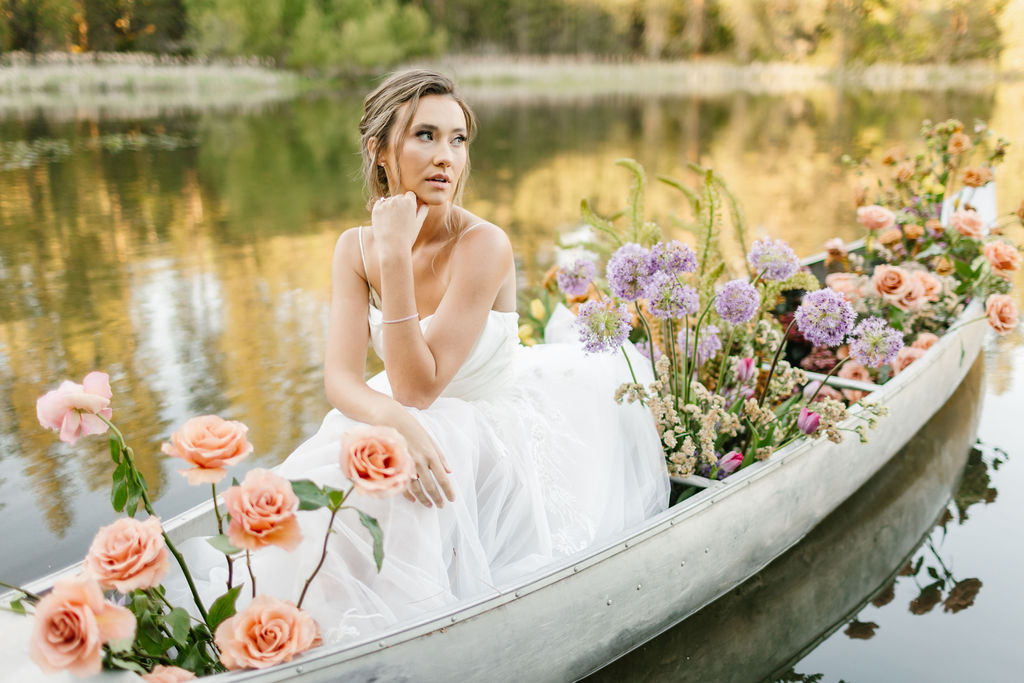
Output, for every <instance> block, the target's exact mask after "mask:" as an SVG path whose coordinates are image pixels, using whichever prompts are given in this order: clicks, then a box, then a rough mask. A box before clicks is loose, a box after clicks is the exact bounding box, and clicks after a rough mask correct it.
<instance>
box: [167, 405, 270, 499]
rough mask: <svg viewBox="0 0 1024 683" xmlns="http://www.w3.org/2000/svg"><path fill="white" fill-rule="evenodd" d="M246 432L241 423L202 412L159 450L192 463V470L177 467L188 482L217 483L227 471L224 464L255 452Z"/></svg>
mask: <svg viewBox="0 0 1024 683" xmlns="http://www.w3.org/2000/svg"><path fill="white" fill-rule="evenodd" d="M247 431H249V428H248V427H246V426H245V425H244V424H242V423H241V422H235V421H234V420H224V419H222V418H220V417H217V416H216V415H201V416H199V417H193V418H192V419H191V420H189V421H188V422H186V423H185V424H184V425H182V426H181V429H179V430H178V431H176V432H174V434H172V435H171V442H170V443H165V444H164V445H163V446H162V447H161V449H160V450H162V451H163V452H164V454H165V455H170V456H172V457H175V458H181V459H182V460H184V461H185V462H187V463H189V464H190V465H192V469H185V470H178V471H179V472H180V473H181V474H184V475H185V476H186V477H187V478H188V483H189V484H192V485H193V486H195V485H196V484H216V483H217V482H218V481H220V480H221V479H223V478H224V475H226V474H227V473H228V471H227V470H226V469H224V468H225V466H227V465H234V464H235V463H237V462H238V461H240V460H242V459H243V458H244V457H245V456H247V455H249V454H250V453H252V444H251V443H249V441H248V440H247V439H246V438H245V433H246V432H247Z"/></svg>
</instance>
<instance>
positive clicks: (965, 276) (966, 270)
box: [953, 259, 974, 280]
mask: <svg viewBox="0 0 1024 683" xmlns="http://www.w3.org/2000/svg"><path fill="white" fill-rule="evenodd" d="M953 268H954V270H956V274H957V275H959V276H960V279H961V280H969V279H971V277H972V276H973V275H974V273H973V271H972V270H971V266H970V264H969V263H966V262H965V261H961V260H959V259H957V260H955V261H953Z"/></svg>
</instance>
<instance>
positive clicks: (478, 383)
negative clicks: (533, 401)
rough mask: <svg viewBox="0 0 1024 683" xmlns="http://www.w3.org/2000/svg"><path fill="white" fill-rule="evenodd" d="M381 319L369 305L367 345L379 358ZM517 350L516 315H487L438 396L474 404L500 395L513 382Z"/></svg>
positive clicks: (430, 318) (425, 322) (424, 324)
mask: <svg viewBox="0 0 1024 683" xmlns="http://www.w3.org/2000/svg"><path fill="white" fill-rule="evenodd" d="M383 319H384V315H383V313H381V311H380V309H379V308H377V306H375V305H373V304H372V303H371V304H370V309H369V322H370V343H371V344H372V345H373V349H374V351H376V352H377V355H378V356H383V349H384V334H383V332H384V330H383ZM433 320H434V316H433V315H428V316H427V317H426V318H423V319H422V320H420V327H422V328H423V329H424V330H426V329H427V327H428V326H429V325H430V324H431V323H432V322H433ZM518 350H519V314H518V313H516V312H515V311H490V312H489V313H488V314H487V321H486V322H485V323H484V328H483V330H481V331H480V337H479V338H478V339H477V340H476V344H475V345H474V346H473V348H472V350H471V351H470V352H469V355H468V356H466V360H465V361H463V363H462V367H461V368H459V371H458V372H456V373H455V377H453V378H452V381H451V382H449V383H448V386H447V387H445V388H444V391H442V392H441V396H444V397H452V398H461V399H464V400H475V399H480V398H486V397H488V396H491V395H493V394H495V393H499V392H500V391H501V390H502V389H503V388H504V387H505V386H507V384H508V383H509V382H510V381H511V380H512V377H513V375H514V372H515V358H516V355H517V352H518Z"/></svg>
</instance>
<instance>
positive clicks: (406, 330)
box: [211, 70, 669, 642]
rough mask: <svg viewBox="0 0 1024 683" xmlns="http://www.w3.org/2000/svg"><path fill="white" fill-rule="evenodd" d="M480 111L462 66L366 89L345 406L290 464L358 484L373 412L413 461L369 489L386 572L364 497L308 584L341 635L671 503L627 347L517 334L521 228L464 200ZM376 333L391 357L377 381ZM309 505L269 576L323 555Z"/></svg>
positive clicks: (272, 559) (286, 594)
mask: <svg viewBox="0 0 1024 683" xmlns="http://www.w3.org/2000/svg"><path fill="white" fill-rule="evenodd" d="M474 127H475V126H474V117H473V113H472V111H471V110H470V108H469V107H468V106H467V105H466V103H465V102H464V101H463V100H462V98H461V97H460V96H459V95H458V94H457V92H456V90H455V87H454V84H453V83H452V82H451V80H449V79H448V78H447V77H445V76H443V75H441V74H437V73H434V72H430V71H424V70H415V71H406V72H401V73H397V74H395V75H392V76H391V77H390V78H388V79H387V80H386V81H384V82H383V83H382V84H381V85H380V86H379V87H377V88H376V89H375V90H374V91H373V92H372V93H370V95H369V96H367V98H366V100H365V111H364V114H363V117H362V120H361V121H360V132H361V134H362V139H361V142H362V156H363V170H364V174H365V177H366V181H367V184H368V188H369V194H370V205H371V207H372V210H371V221H370V225H367V226H363V227H359V228H354V229H351V230H348V231H346V232H345V233H343V234H342V235H341V237H340V238H339V239H338V241H337V246H336V248H335V251H334V257H333V263H332V285H331V286H332V291H331V304H330V313H329V320H328V326H329V327H328V336H327V350H326V358H325V368H324V384H325V387H326V391H327V397H328V399H329V400H330V402H331V404H332V405H333V406H334V410H331V411H330V413H328V415H327V417H326V418H325V419H324V421H323V424H322V426H321V427H320V430H319V431H318V432H317V434H316V435H314V436H313V437H312V438H311V439H310V440H309V441H307V442H306V443H304V444H303V445H302V446H300V447H299V448H298V449H297V450H296V451H295V452H294V453H292V454H291V455H290V456H289V457H288V458H287V460H285V462H284V463H282V464H281V465H280V466H279V467H278V468H277V472H278V474H280V475H282V476H284V477H288V478H292V479H312V480H313V481H315V482H316V483H317V484H320V485H330V486H333V487H335V488H348V486H347V485H348V482H347V481H346V480H345V479H344V478H343V476H342V474H341V471H340V469H339V467H338V454H339V452H340V441H341V437H342V435H343V434H344V433H345V432H346V431H347V430H349V429H351V428H352V427H354V426H356V425H358V424H363V423H365V424H371V425H386V426H389V427H392V428H394V429H396V430H398V431H399V432H400V433H401V434H402V435H404V437H405V438H406V439H407V441H408V444H409V450H410V453H411V455H412V457H413V459H414V461H415V464H416V473H417V478H416V479H415V480H414V481H413V482H412V484H411V485H410V487H409V488H408V490H407V491H406V492H405V497H404V498H403V497H401V496H395V497H391V498H385V499H378V498H369V497H359V498H358V500H356V502H355V505H356V506H357V507H359V508H361V509H363V510H364V511H366V512H367V513H369V514H371V515H373V516H375V517H376V518H377V519H378V520H379V521H380V524H381V527H382V529H383V533H384V563H383V567H382V569H381V571H380V572H378V571H377V567H376V565H375V563H374V560H373V553H372V543H371V540H370V538H369V535H368V533H367V532H366V530H365V529H364V528H363V527H362V525H361V524H360V523H359V521H358V519H357V518H356V516H355V515H351V519H348V518H345V517H346V515H344V514H342V515H339V517H338V520H340V521H336V522H335V530H336V531H337V533H334V534H331V536H330V549H329V552H328V555H327V560H326V562H325V564H324V566H323V568H322V569H321V571H320V573H319V574H318V575H317V578H316V580H315V581H314V582H313V584H312V586H311V588H310V593H309V594H308V595H307V596H306V599H305V601H304V603H303V604H304V607H305V608H307V609H308V610H309V611H310V612H311V613H312V614H313V616H314V618H315V619H316V620H317V621H318V622H319V624H320V626H321V629H322V631H323V635H324V640H325V641H327V642H330V641H338V640H342V639H348V638H353V637H362V636H366V635H368V634H369V633H372V632H374V631H377V630H380V629H383V628H386V627H387V626H389V625H392V624H394V623H395V622H397V621H399V620H402V619H405V618H408V617H411V616H414V615H418V614H422V613H424V612H428V611H432V610H436V609H440V608H443V607H444V606H446V605H449V604H450V603H452V602H454V601H456V600H460V599H464V598H470V597H480V596H481V595H483V594H486V593H492V594H493V593H495V592H497V591H501V590H502V587H503V586H505V585H508V584H509V583H510V582H512V581H515V580H516V579H518V578H521V577H523V576H524V575H526V574H528V573H530V572H532V571H535V570H537V569H540V568H542V567H543V566H545V565H546V564H548V563H550V562H552V561H553V560H556V559H558V558H560V557H565V556H567V555H570V554H572V553H575V552H578V551H580V550H582V549H584V548H586V547H587V546H589V545H591V544H593V543H594V542H595V541H598V540H600V539H602V538H604V537H608V536H610V535H612V534H614V533H616V532H619V531H622V530H623V529H625V528H627V527H629V526H631V525H634V524H637V523H639V522H641V521H642V520H643V519H645V518H646V517H648V516H650V515H653V514H655V513H657V512H659V511H661V510H663V509H665V507H666V506H667V504H668V488H669V487H668V478H667V475H666V469H665V465H664V461H663V457H662V452H661V448H660V443H659V439H658V437H657V434H656V432H655V428H654V424H653V420H652V418H651V417H650V415H649V414H648V413H647V411H646V409H645V408H643V407H641V406H639V405H618V404H616V403H615V401H614V399H613V396H614V391H615V388H616V387H617V386H618V385H619V384H620V383H621V382H623V381H627V380H628V379H629V374H628V370H627V369H626V366H625V363H624V362H623V361H622V359H621V357H620V356H602V357H597V356H589V357H588V356H586V355H585V354H584V353H583V351H582V350H581V348H580V345H579V344H578V343H565V344H544V345H542V346H537V347H531V348H526V347H522V346H520V344H519V342H518V334H517V331H518V322H517V314H516V310H515V309H516V273H515V261H514V258H513V251H512V246H511V244H510V242H509V238H508V236H507V235H506V234H505V233H504V232H503V231H502V230H501V229H500V228H499V227H497V226H495V225H493V224H492V223H489V222H488V221H486V220H484V219H481V218H479V217H477V216H475V215H473V214H472V213H470V212H469V211H467V210H466V209H464V208H462V207H461V206H460V199H461V195H462V190H463V188H464V186H465V183H466V179H467V177H468V175H469V166H470V164H469V145H470V141H471V140H472V137H473V133H474ZM566 319H568V320H566ZM570 325H571V315H570V314H569V313H568V312H567V311H565V310H564V309H562V310H560V311H559V315H557V316H556V317H555V319H554V320H553V324H552V325H550V326H549V329H548V338H549V341H550V339H551V338H552V337H556V338H557V337H559V336H561V337H562V338H564V339H565V340H566V341H568V342H573V339H572V337H573V334H572V332H571V330H570V329H569V328H570ZM368 343H369V344H372V345H373V347H374V349H375V350H376V352H377V353H378V355H379V356H380V358H381V359H382V360H383V362H384V367H385V372H384V373H381V374H380V375H377V376H376V377H374V378H372V379H371V380H370V381H369V382H367V381H365V380H364V371H365V360H366V349H367V344H368ZM634 365H635V366H637V367H642V364H641V363H634ZM641 381H644V379H641ZM354 495H357V496H358V494H354ZM300 518H304V519H303V521H302V525H303V537H304V541H303V543H302V545H300V547H299V548H298V549H297V550H296V551H292V552H285V551H282V550H278V549H276V548H266V549H264V550H261V551H260V552H259V553H257V554H256V556H255V558H254V575H255V577H256V581H257V582H258V583H259V590H260V592H263V593H271V594H275V595H278V596H279V597H282V598H286V599H290V600H295V599H296V596H297V595H298V594H299V592H300V591H301V589H302V583H303V582H304V580H305V578H306V577H308V576H309V574H310V572H311V571H312V569H313V567H314V566H315V564H316V562H317V561H318V560H319V559H320V554H321V546H322V543H323V538H324V536H323V533H324V529H325V528H326V524H327V514H326V510H320V511H316V512H312V513H304V514H303V515H300ZM220 559H221V563H222V560H223V558H222V556H221V558H220ZM218 566H220V565H218ZM216 571H217V570H214V572H213V573H214V574H215V573H216ZM213 578H214V577H213V576H211V579H213ZM211 583H212V585H214V586H221V587H222V586H223V582H222V581H212V582H211ZM246 592H248V591H246Z"/></svg>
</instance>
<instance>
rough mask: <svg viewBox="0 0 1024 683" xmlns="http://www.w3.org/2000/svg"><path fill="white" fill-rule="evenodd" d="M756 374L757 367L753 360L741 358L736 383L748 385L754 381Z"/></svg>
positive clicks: (737, 365)
mask: <svg viewBox="0 0 1024 683" xmlns="http://www.w3.org/2000/svg"><path fill="white" fill-rule="evenodd" d="M756 373H757V367H756V366H755V365H754V359H753V358H740V359H739V361H738V362H737V363H736V381H737V382H739V383H740V384H746V383H747V382H749V381H750V380H752V379H754V376H755V375H756Z"/></svg>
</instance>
